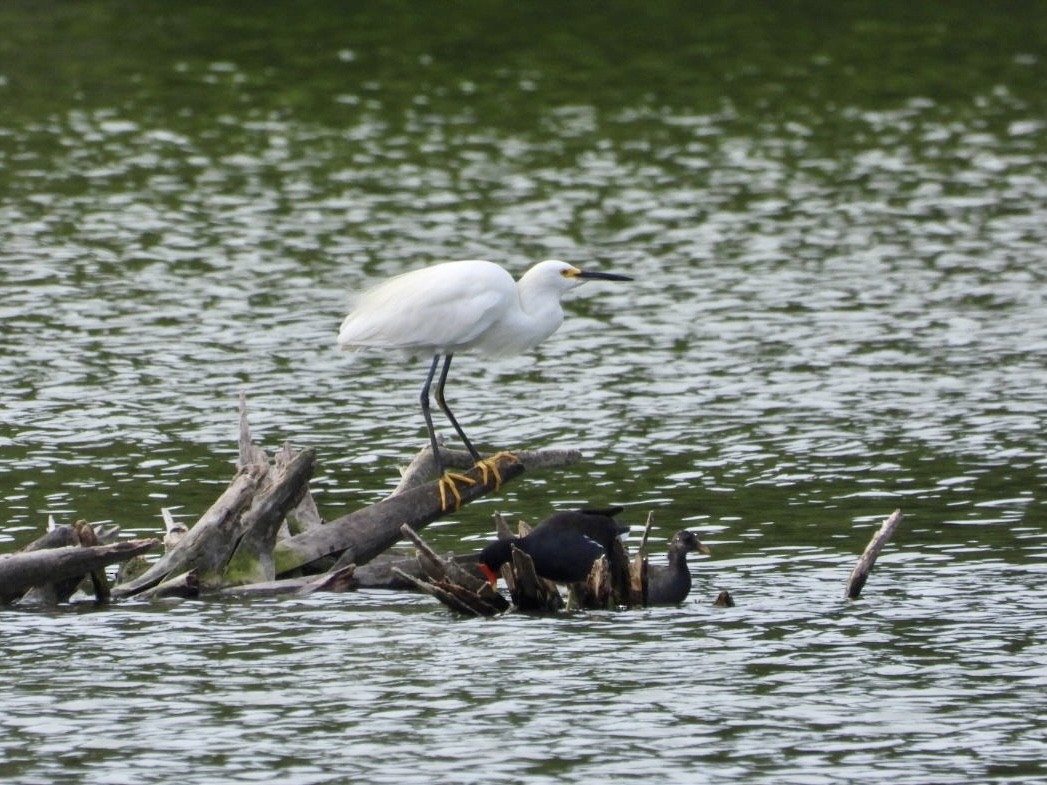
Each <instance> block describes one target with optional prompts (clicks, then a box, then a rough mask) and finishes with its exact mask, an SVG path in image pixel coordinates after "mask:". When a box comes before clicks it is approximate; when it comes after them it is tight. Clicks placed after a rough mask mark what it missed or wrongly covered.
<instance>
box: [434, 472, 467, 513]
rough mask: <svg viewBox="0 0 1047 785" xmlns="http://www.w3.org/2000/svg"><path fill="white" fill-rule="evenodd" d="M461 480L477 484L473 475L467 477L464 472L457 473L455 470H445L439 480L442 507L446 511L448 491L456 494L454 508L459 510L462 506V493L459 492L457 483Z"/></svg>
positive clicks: (465, 482)
mask: <svg viewBox="0 0 1047 785" xmlns="http://www.w3.org/2000/svg"><path fill="white" fill-rule="evenodd" d="M459 482H460V483H464V484H465V485H476V480H474V479H473V478H472V477H466V476H465V475H464V474H456V473H455V472H444V473H443V475H442V476H441V477H440V479H439V480H438V481H437V487H438V488H439V489H440V509H441V510H443V511H444V512H446V511H447V492H448V491H450V492H451V495H452V496H454V508H455V509H456V510H457V509H458V508H459V507H461V506H462V494H461V493H459V492H458V486H457V485H455V483H459Z"/></svg>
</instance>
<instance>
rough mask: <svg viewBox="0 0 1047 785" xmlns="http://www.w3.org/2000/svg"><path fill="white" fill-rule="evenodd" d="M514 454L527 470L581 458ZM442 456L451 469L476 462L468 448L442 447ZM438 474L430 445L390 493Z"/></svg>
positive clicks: (563, 453) (560, 453) (569, 453)
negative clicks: (466, 449)
mask: <svg viewBox="0 0 1047 785" xmlns="http://www.w3.org/2000/svg"><path fill="white" fill-rule="evenodd" d="M513 455H515V456H516V459H517V460H518V461H519V462H520V463H522V464H523V465H524V467H525V468H526V469H527V470H528V471H535V470H537V469H549V468H554V467H560V466H570V465H571V464H573V463H578V461H580V460H581V459H582V453H581V452H580V451H578V450H520V451H519V452H514V453H513ZM440 459H441V460H442V461H443V464H444V466H446V467H447V468H449V469H470V468H472V466H473V464H474V463H475V462H476V461H475V460H474V459H473V456H472V455H470V454H469V453H468V452H466V451H465V450H448V449H445V448H443V447H441V448H440ZM435 477H436V463H435V462H434V461H433V451H432V448H431V447H426V448H424V449H423V450H421V451H420V452H419V453H418V454H417V455H416V456H415V457H414V459H413V460H412V461H411V462H410V463H409V464H408V465H407V466H406V467H404V468H403V469H401V470H400V483H399V484H398V485H397V486H396V488H395V489H394V490H393V492H392V493H391V494H389V495H390V496H396V495H397V494H399V493H403V492H404V491H407V490H410V489H411V488H417V487H418V486H420V485H424V484H425V483H427V482H430V481H432V480H433V479H434V478H435Z"/></svg>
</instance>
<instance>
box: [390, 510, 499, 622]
mask: <svg viewBox="0 0 1047 785" xmlns="http://www.w3.org/2000/svg"><path fill="white" fill-rule="evenodd" d="M401 533H402V534H403V536H404V537H406V538H408V539H409V540H411V542H413V543H414V544H415V547H416V548H417V549H418V558H419V561H420V562H421V563H422V564H423V568H424V570H425V572H426V578H424V579H419V578H415V577H414V576H412V575H409V574H407V573H405V572H402V573H400V576H401V577H402V578H403V579H404V580H406V581H408V582H409V583H413V584H414V585H415V586H417V587H418V588H419V589H421V590H422V591H424V592H426V593H428V594H431V595H432V596H434V597H436V598H437V599H438V600H440V602H442V603H443V604H444V605H446V606H448V607H449V608H451V609H452V610H455V611H458V612H459V613H462V614H466V615H472V616H497V615H498V614H500V613H504V612H505V611H507V610H508V609H509V603H508V602H507V601H506V599H505V598H504V597H503V596H502V595H501V594H499V593H498V592H497V591H495V590H494V589H493V588H492V587H491V585H490V584H489V583H487V581H485V580H483V579H482V578H478V577H476V576H475V575H474V574H472V573H470V572H469V571H468V570H465V569H463V568H462V567H460V566H459V565H457V564H455V563H454V562H447V561H444V560H443V559H441V558H440V557H439V556H438V555H437V554H436V552H435V551H433V549H432V548H430V547H429V545H428V544H427V543H426V542H425V541H424V540H422V538H421V537H419V536H418V535H417V534H416V533H415V532H414V530H413V529H411V527H410V526H407V525H406V524H405V525H404V526H403V527H402V530H401Z"/></svg>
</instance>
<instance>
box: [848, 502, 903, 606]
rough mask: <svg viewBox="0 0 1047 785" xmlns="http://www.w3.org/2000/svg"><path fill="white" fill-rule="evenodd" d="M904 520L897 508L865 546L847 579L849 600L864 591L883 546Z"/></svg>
mask: <svg viewBox="0 0 1047 785" xmlns="http://www.w3.org/2000/svg"><path fill="white" fill-rule="evenodd" d="M901 522H902V511H901V510H895V511H894V512H893V513H891V515H890V517H888V518H887V520H885V521H884V522H883V524H882V525H881V526H880V529H879V530H878V531H877V532H876V533H875V534H874V535H873V537H872V539H871V540H869V544H868V545H867V546H865V552H864V553H862V555H861V558H859V559H858V563H857V564H856V565H854V570H853V571H852V572H851V577H850V579H849V580H848V581H847V591H846V592H845V596H846V597H847V599H849V600H856V599H858V597H859V596H860V595H861V593H862V589H863V588H864V587H865V582H866V581H867V580H868V578H869V573H870V572H871V571H872V568H873V565H874V564H876V558H877V557H878V556H879V555H880V551H881V550H882V549H883V546H884V545H886V544H887V541H888V540H889V539H890V538H891V535H892V534H894V530H895V529H896V528H898V524H899V523H901Z"/></svg>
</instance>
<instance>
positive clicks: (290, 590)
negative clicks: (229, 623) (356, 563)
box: [218, 565, 357, 597]
mask: <svg viewBox="0 0 1047 785" xmlns="http://www.w3.org/2000/svg"><path fill="white" fill-rule="evenodd" d="M354 569H355V567H353V565H349V566H348V567H343V568H342V569H340V570H335V571H333V572H325V573H323V574H322V575H309V576H305V577H301V578H285V579H283V580H279V581H263V582H260V583H247V584H243V585H238V586H226V587H224V588H222V589H219V591H218V594H219V595H221V596H231V597H273V596H279V595H284V594H294V595H295V596H299V597H301V596H305V595H307V594H312V593H313V592H318V591H326V592H347V591H352V590H354V589H356V588H357V582H356V578H355V577H354V576H353V571H354Z"/></svg>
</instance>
